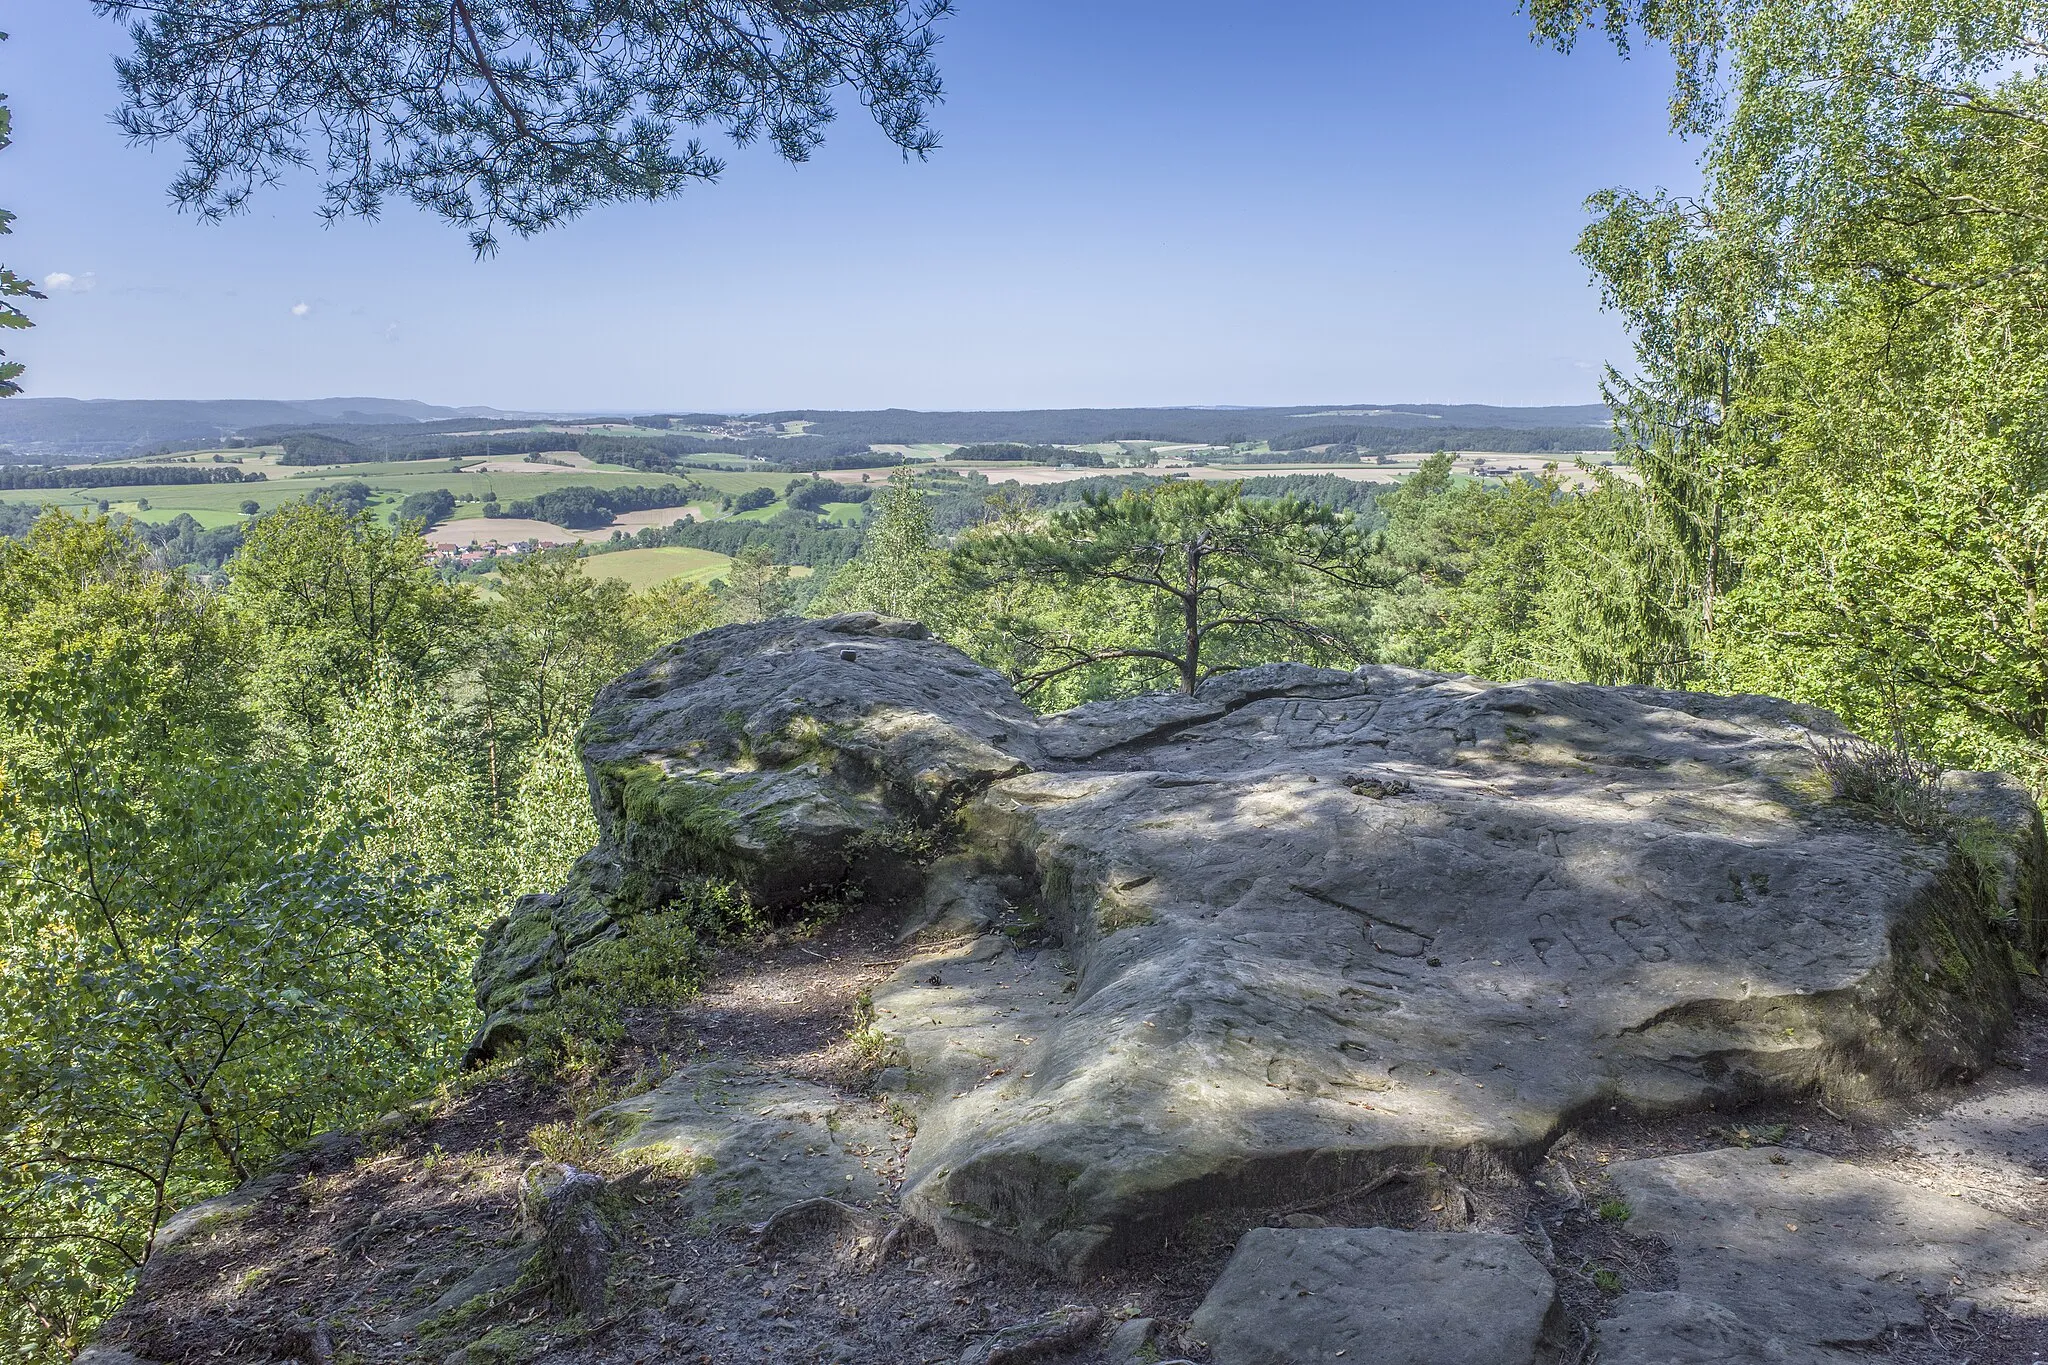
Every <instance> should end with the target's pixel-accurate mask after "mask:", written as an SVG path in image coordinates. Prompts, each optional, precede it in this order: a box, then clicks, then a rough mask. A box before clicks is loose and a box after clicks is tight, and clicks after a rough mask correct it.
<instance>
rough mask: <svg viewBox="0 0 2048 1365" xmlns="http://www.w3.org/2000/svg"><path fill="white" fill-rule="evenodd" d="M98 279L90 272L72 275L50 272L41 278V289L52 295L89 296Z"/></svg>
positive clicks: (65, 271)
mask: <svg viewBox="0 0 2048 1365" xmlns="http://www.w3.org/2000/svg"><path fill="white" fill-rule="evenodd" d="M99 282H100V277H99V276H97V275H95V274H93V273H92V272H91V271H90V270H88V271H86V272H85V273H84V274H81V275H74V274H72V273H71V272H70V271H68V270H52V271H51V272H50V273H49V274H47V275H45V276H43V288H44V289H47V290H48V291H49V292H50V293H52V294H90V293H91V292H92V291H93V289H94V288H95V287H96V286H98V284H99Z"/></svg>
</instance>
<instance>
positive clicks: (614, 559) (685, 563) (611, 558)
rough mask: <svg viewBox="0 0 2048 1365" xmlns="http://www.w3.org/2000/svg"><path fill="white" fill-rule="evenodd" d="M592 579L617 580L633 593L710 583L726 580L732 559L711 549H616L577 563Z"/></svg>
mask: <svg viewBox="0 0 2048 1365" xmlns="http://www.w3.org/2000/svg"><path fill="white" fill-rule="evenodd" d="M580 563H581V564H582V565H583V572H584V573H586V574H588V575H590V576H591V577H592V578H616V579H618V580H619V581H620V582H622V583H624V584H625V585H626V586H627V587H629V588H631V589H632V590H633V591H634V592H642V591H645V590H646V589H648V588H651V587H654V586H656V585H657V584H661V583H668V582H673V581H674V580H676V579H681V580H683V581H684V582H685V583H709V582H710V581H711V580H712V579H714V578H723V577H725V566H726V565H728V564H730V563H732V560H731V559H730V558H728V557H727V556H725V555H722V554H719V553H717V552H716V551H713V550H692V549H686V548H684V547H682V546H667V547H664V548H661V549H654V550H618V551H615V552H613V553H611V554H604V555H590V556H589V557H587V558H585V559H583V560H581V561H580Z"/></svg>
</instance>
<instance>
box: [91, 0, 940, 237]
mask: <svg viewBox="0 0 2048 1365" xmlns="http://www.w3.org/2000/svg"><path fill="white" fill-rule="evenodd" d="M94 4H95V7H96V8H98V9H99V10H100V11H101V12H102V13H104V14H109V15H114V16H118V17H122V18H130V19H132V21H133V22H132V23H131V26H130V30H129V32H130V37H131V39H132V42H133V52H132V53H131V55H129V56H127V57H125V58H123V59H122V60H121V61H120V62H119V63H118V64H117V68H116V69H117V71H118V73H119V76H120V81H121V89H122V95H123V104H122V107H121V110H120V114H119V121H120V124H121V127H122V129H123V130H124V131H125V132H127V134H128V135H129V136H130V137H131V138H134V139H136V140H138V141H141V142H147V143H155V142H163V141H175V142H177V143H178V145H179V146H180V147H181V148H182V149H183V152H184V156H185V168H184V170H183V172H182V173H181V174H180V175H179V176H178V177H177V179H176V180H175V181H174V182H173V184H172V186H171V194H172V197H173V199H175V200H176V201H177V203H178V204H180V205H181V206H183V207H185V208H187V209H190V210H192V211H194V212H196V213H198V214H200V215H201V216H202V217H207V218H218V217H221V216H222V215H225V214H230V213H234V212H237V211H239V210H241V209H243V208H245V207H246V206H247V204H248V202H249V199H250V197H251V196H252V195H253V194H255V193H256V191H257V190H258V189H260V188H263V187H265V186H268V185H271V184H274V183H276V182H277V181H278V180H279V179H281V178H282V176H283V175H284V174H285V173H286V172H288V171H290V170H292V169H295V168H299V167H311V166H315V165H316V164H317V166H318V168H319V170H320V171H321V173H322V174H323V175H324V176H325V181H326V183H325V198H324V202H323V206H322V209H321V212H322V214H323V215H324V216H326V217H329V218H336V217H341V216H344V215H349V214H357V215H362V216H366V217H374V216H376V214H377V213H378V212H379V210H380V209H381V208H382V207H383V204H384V202H385V200H386V199H387V198H389V197H390V196H392V195H397V196H400V197H402V198H405V199H409V200H411V201H412V202H413V203H415V204H417V205H419V206H420V207H421V208H423V209H426V210H427V211H428V212H431V213H435V214H438V215H440V216H441V217H443V218H445V219H447V220H448V221H450V222H451V223H455V224H458V225H460V226H462V227H463V228H466V229H467V230H468V232H469V238H470V242H471V244H472V245H473V246H474V247H475V249H476V250H477V251H478V253H480V254H481V253H485V252H488V251H490V250H491V249H492V248H493V247H494V245H495V242H496V237H495V234H496V232H497V230H498V229H499V228H501V227H502V228H507V229H510V230H511V231H513V232H516V233H519V234H520V235H522V236H524V235H529V234H531V233H534V232H538V231H540V230H542V229H544V228H547V227H550V226H552V225H554V224H556V223H559V222H562V221H563V220H565V219H568V218H572V217H574V216H575V215H577V214H579V213H581V212H583V211H584V210H585V209H588V208H591V207H593V206H596V205H600V204H607V203H616V202H621V201H627V200H635V199H641V200H657V199H663V198H666V197H668V196H671V195H674V194H677V193H680V192H681V191H682V190H684V189H685V188H687V187H689V186H691V185H693V184H703V183H707V182H710V181H713V180H716V179H717V178H718V177H719V175H720V174H721V173H722V172H723V171H724V168H725V166H724V162H723V161H722V160H721V159H720V158H719V157H718V156H716V155H715V154H713V152H712V151H711V150H710V149H709V148H707V147H706V146H705V145H704V144H703V142H701V141H700V140H699V139H698V138H697V137H695V136H690V135H688V134H689V133H690V132H691V131H692V130H695V129H699V128H704V127H715V128H717V129H720V130H722V131H723V132H724V133H725V135H726V136H727V137H728V138H730V139H731V141H732V142H733V143H735V144H736V145H739V146H746V145H748V144H750V143H753V142H756V141H761V140H765V141H766V142H767V143H768V144H769V145H770V146H772V147H773V148H774V149H775V151H776V153H777V154H778V155H780V156H782V157H783V158H785V159H787V160H789V161H803V160H805V159H807V158H808V157H809V156H810V154H811V152H812V150H813V149H814V148H816V147H817V146H818V144H819V143H820V142H822V141H823V139H824V129H825V127H826V125H827V124H829V123H830V122H832V120H833V118H834V117H835V113H836V109H835V103H834V96H835V95H836V94H837V93H839V92H840V91H845V92H847V93H849V94H851V95H852V96H853V97H854V98H856V99H857V100H858V101H859V102H860V103H861V104H862V105H863V106H865V107H866V108H867V110H868V111H869V113H870V114H872V115H873V117H874V119H875V122H876V123H877V124H878V125H880V127H881V129H882V131H883V133H884V134H885V135H886V136H887V137H888V138H889V139H890V140H891V141H892V142H894V143H895V144H896V145H897V146H899V147H901V148H902V149H903V151H904V153H905V155H909V156H919V157H922V156H924V155H926V154H927V153H928V152H930V151H931V150H932V149H933V148H935V147H936V146H937V145H938V135H937V133H936V132H935V131H934V129H933V128H932V125H931V110H932V106H933V105H934V104H935V103H937V101H938V99H939V94H940V80H939V73H938V68H937V65H936V63H935V62H934V60H933V49H934V47H935V46H936V44H937V42H938V34H937V31H936V27H935V26H936V24H937V23H938V21H939V20H940V19H941V18H943V17H944V16H945V15H946V14H947V12H948V11H949V9H950V7H951V0H839V2H837V3H832V4H817V3H812V2H811V0H604V2H603V3H597V2H596V0H388V2H385V3H370V2H369V0H342V3H337V4H310V5H309V4H303V3H299V0H199V2H198V3H193V2H191V0H177V2H176V3H167V2H163V0H94Z"/></svg>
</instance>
